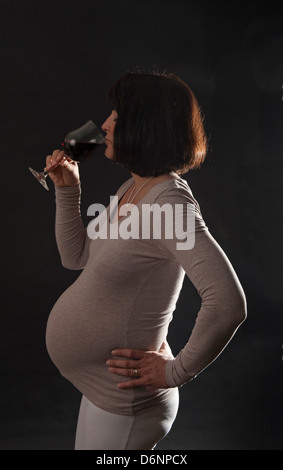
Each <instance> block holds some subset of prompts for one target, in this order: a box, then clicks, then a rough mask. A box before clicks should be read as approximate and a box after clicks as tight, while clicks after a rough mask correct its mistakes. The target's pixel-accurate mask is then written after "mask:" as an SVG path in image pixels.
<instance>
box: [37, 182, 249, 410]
mask: <svg viewBox="0 0 283 470" xmlns="http://www.w3.org/2000/svg"><path fill="white" fill-rule="evenodd" d="M132 183H133V178H130V179H128V180H127V181H126V182H125V183H124V184H123V185H122V186H121V187H120V188H119V189H118V191H117V193H116V196H117V200H120V199H121V198H122V196H123V194H125V192H126V191H127V190H128V189H129V187H130V186H131V184H132ZM80 197H81V189H80V186H76V187H64V188H56V240H57V245H58V249H59V253H60V256H61V260H62V264H63V266H64V267H66V268H68V269H73V270H80V269H82V273H81V274H80V275H79V277H78V278H77V279H76V281H75V282H74V283H73V284H72V285H71V286H70V287H69V288H68V289H67V290H66V291H65V292H64V293H63V295H62V296H61V297H60V298H59V299H58V301H57V302H56V304H55V305H54V307H53V309H52V311H51V313H50V316H49V319H48V324H47V331H46V344H47V349H48V352H49V355H50V357H51V359H52V360H53V362H54V363H55V365H56V366H57V367H58V369H59V370H60V372H61V374H62V375H63V376H64V377H65V378H67V379H68V380H69V381H70V382H71V383H73V385H74V386H75V387H76V388H77V389H78V390H80V391H81V392H82V393H83V394H84V395H85V396H86V397H87V398H88V399H89V400H90V401H91V402H93V403H94V404H95V405H96V406H99V407H100V408H102V409H104V410H106V411H109V412H112V413H117V414H122V415H133V414H138V413H141V412H143V410H145V409H147V408H149V407H153V406H156V405H158V404H160V403H162V402H164V401H167V400H170V398H171V396H172V394H173V391H174V390H173V388H174V387H179V386H181V385H183V384H185V383H186V382H189V381H190V380H191V379H192V378H194V377H196V376H197V375H198V374H199V373H200V372H201V371H202V370H203V369H205V368H206V367H207V366H208V365H209V364H210V363H211V362H212V361H214V359H215V358H216V357H217V356H218V355H219V354H220V353H221V352H222V350H223V349H224V347H225V346H226V345H227V344H228V342H229V341H230V339H231V338H232V336H233V335H234V333H235V331H236V330H237V329H238V327H239V325H240V324H241V323H242V322H243V321H244V319H245V317H246V310H247V307H246V299H245V295H244V292H243V289H242V286H241V284H240V282H239V279H238V277H237V275H236V273H235V271H234V269H233V267H232V265H231V263H230V261H229V260H228V258H227V256H226V255H225V253H224V252H223V250H222V249H221V247H220V246H219V245H218V243H217V242H216V241H215V239H214V238H213V237H212V235H211V234H210V232H209V230H208V228H207V226H206V224H205V222H204V220H203V218H202V215H201V211H200V207H199V204H198V203H197V201H196V200H195V198H194V196H193V194H192V191H191V189H190V187H189V185H188V183H187V182H186V181H185V180H184V179H182V178H180V177H175V178H173V179H169V180H166V181H163V182H161V183H158V184H156V185H154V186H153V187H152V188H151V189H150V190H149V191H148V192H147V194H146V195H145V196H144V198H143V199H142V200H141V201H140V202H138V204H137V205H136V206H135V207H136V208H137V209H138V214H139V216H138V217H139V219H138V220H139V222H140V223H139V224H138V225H137V227H138V228H137V227H136V229H137V231H136V234H135V235H133V232H132V238H128V239H127V238H126V235H125V234H126V232H127V231H128V232H129V231H131V229H132V226H129V225H128V226H126V223H127V220H128V221H129V220H130V219H127V217H124V218H122V219H120V220H119V221H118V222H116V224H118V225H117V226H116V229H117V230H116V233H118V236H116V238H113V236H110V225H111V227H112V229H114V228H115V226H114V222H113V220H112V218H111V217H112V216H113V213H111V210H112V206H111V204H110V205H109V206H108V207H107V208H106V209H105V211H104V212H102V213H101V214H100V215H99V217H98V218H96V219H95V224H96V227H97V228H96V229H97V230H100V236H97V237H96V238H95V236H94V235H91V234H92V233H94V232H93V231H91V230H90V227H91V225H90V226H89V227H88V228H86V227H84V225H83V222H82V219H81V213H80ZM146 204H159V205H160V206H163V204H171V206H172V207H173V208H178V210H176V213H177V212H178V214H179V216H180V214H181V215H182V217H183V219H182V220H183V224H184V225H183V227H186V217H187V216H188V214H189V211H188V208H190V209H193V213H194V223H193V224H191V225H190V227H192V228H193V230H192V231H191V236H192V237H193V238H192V240H193V242H192V243H191V245H190V248H189V249H177V246H178V245H177V243H178V242H180V236H179V235H178V237H177V235H176V234H175V231H174V230H173V237H172V238H169V237H168V235H166V236H165V222H164V225H163V228H162V224H161V231H160V235H158V236H157V237H156V236H153V232H152V228H151V227H152V226H149V229H148V230H145V227H144V226H143V227H142V224H143V223H144V220H142V206H144V205H146ZM147 207H148V206H147ZM180 208H181V209H182V210H181V211H180ZM190 214H191V212H190ZM105 215H106V217H105ZM190 217H191V215H190ZM175 220H176V221H177V220H178V219H177V218H176V219H175ZM190 220H192V219H190ZM99 221H101V222H99ZM187 222H188V225H187V227H188V226H189V220H188V221H187ZM103 224H106V228H107V229H108V232H107V234H106V236H105V233H106V232H105V231H104V232H103V230H101V227H102V226H103ZM118 229H119V230H118ZM142 230H143V232H142ZM102 232H103V233H104V236H102V235H101V233H102ZM144 233H147V236H145V235H144ZM186 233H189V230H187V232H186ZM148 234H149V235H148ZM158 237H159V238H158ZM179 246H180V245H179ZM185 274H186V275H187V276H188V277H189V279H190V280H191V282H192V283H193V285H194V286H195V287H196V289H197V291H198V294H199V295H200V297H201V308H200V310H199V312H198V315H197V318H196V321H195V326H194V328H193V331H192V333H191V334H190V335H189V334H188V336H189V337H188V342H187V344H185V345H184V348H183V349H182V350H181V351H180V352H179V354H178V355H177V356H176V357H175V358H174V357H173V356H172V359H169V360H168V361H167V363H166V368H165V372H166V380H167V384H168V387H169V388H166V389H158V390H149V389H147V388H145V387H136V388H132V389H128V390H125V389H124V390H121V389H118V388H117V383H118V382H119V381H121V380H123V379H124V380H128V379H127V378H126V377H124V378H123V377H121V376H117V375H114V374H111V373H110V372H109V370H108V367H107V366H106V360H107V359H109V358H111V357H112V356H111V351H112V350H113V349H118V348H133V349H142V350H159V348H160V346H161V344H162V343H163V342H164V341H166V337H167V333H168V326H169V323H170V321H171V320H172V316H173V312H174V310H175V308H176V302H177V300H178V297H179V294H180V291H181V288H182V284H183V280H184V276H185Z"/></svg>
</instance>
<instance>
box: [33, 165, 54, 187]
mask: <svg viewBox="0 0 283 470" xmlns="http://www.w3.org/2000/svg"><path fill="white" fill-rule="evenodd" d="M29 171H30V172H31V173H32V174H33V176H34V177H35V178H36V179H37V181H39V182H40V184H42V186H43V187H44V188H45V189H47V191H49V188H48V186H47V183H46V177H47V174H45V173H44V172H42V173H39V172H38V171H35V170H33V169H32V168H30V167H29Z"/></svg>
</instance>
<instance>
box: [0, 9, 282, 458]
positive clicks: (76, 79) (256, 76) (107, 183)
mask: <svg viewBox="0 0 283 470" xmlns="http://www.w3.org/2000/svg"><path fill="white" fill-rule="evenodd" d="M282 6H283V5H282V1H272V0H270V1H245V2H240V1H237V2H236V1H229V2H227V1H223V2H221V1H203V0H198V1H190V0H188V1H181V0H150V1H148V0H136V1H131V0H120V1H114V0H108V1H107V2H105V1H102V0H98V1H94V0H40V1H36V0H25V1H21V0H1V6H0V17H1V28H0V34H1V82H0V83H1V88H0V93H1V111H0V112H1V126H0V132H1V158H2V172H1V191H2V195H1V203H2V210H1V215H2V224H1V236H2V243H1V244H2V247H1V248H2V249H1V256H2V263H1V266H2V279H1V288H2V289H1V303H2V307H1V330H0V335H1V336H0V347H1V363H0V367H1V376H0V377H1V388H0V400H1V406H0V413H1V423H0V426H1V435H0V449H2V450H9V449H11V450H21V449H23V450H25V449H27V450H37V449H39V450H52V449H58V450H60V449H62V450H64V449H66V450H68V449H72V448H73V441H74V433H75V426H76V418H77V413H78V407H79V402H80V394H79V393H78V392H77V391H76V390H75V389H74V388H73V387H72V385H71V384H69V383H68V382H67V381H66V380H65V379H64V378H62V377H61V376H60V374H59V373H58V372H57V370H56V369H55V367H54V366H53V364H52V363H51V361H50V359H49V357H48V355H47V352H46V349H45V326H46V321H47V318H48V314H49V312H50V310H51V308H52V306H53V304H54V303H55V301H56V300H57V298H58V297H59V296H60V294H61V293H62V292H63V291H64V290H65V289H66V288H67V287H68V286H69V285H70V283H72V282H73V281H74V280H75V279H76V277H77V276H78V275H79V273H77V272H71V271H67V270H65V269H63V268H62V267H61V265H60V261H59V256H58V253H57V248H56V244H55V239H54V209H55V205H54V190H53V188H52V184H51V182H50V191H49V192H47V191H45V190H44V189H43V188H42V187H41V186H40V185H39V184H38V183H37V182H36V181H35V180H34V179H33V177H32V176H31V174H30V173H29V171H28V166H32V167H35V168H38V169H41V167H43V165H44V160H45V156H46V155H47V154H48V153H50V152H51V151H52V150H53V149H55V148H58V147H59V145H60V143H61V141H62V137H63V136H64V135H65V133H66V132H67V131H68V130H70V129H73V128H75V127H77V126H79V125H80V124H81V123H82V122H84V121H86V120H87V119H93V120H94V121H95V122H97V123H98V124H102V122H103V121H104V119H105V117H107V116H108V112H109V109H108V108H107V106H106V104H105V94H106V90H107V88H108V86H109V85H110V84H111V83H112V82H113V80H115V79H116V78H118V77H119V76H120V75H122V74H123V73H124V72H126V71H128V70H134V69H135V68H136V67H139V68H141V69H144V70H146V71H147V70H151V69H153V68H157V69H159V70H164V69H166V70H167V71H169V72H174V73H176V74H178V75H179V76H181V78H182V79H183V80H185V81H186V82H187V83H188V84H189V85H190V86H191V87H192V89H193V90H194V92H195V94H196V96H197V97H198V99H199V102H200V105H201V107H202V110H203V113H204V116H205V126H206V131H207V133H208V135H209V137H210V150H209V154H208V157H207V159H206V162H205V164H204V165H203V167H202V169H201V170H200V171H199V170H198V171H192V172H190V173H188V174H187V175H186V176H185V178H186V179H187V181H188V182H189V184H190V186H191V188H192V190H193V193H194V195H195V197H196V198H197V199H198V201H199V203H200V206H201V209H202V213H203V216H204V218H205V220H206V223H207V225H208V227H209V229H210V231H211V233H212V234H213V236H214V237H215V238H216V239H217V241H218V242H219V243H220V245H221V246H222V247H223V249H224V250H225V252H226V253H227V255H228V256H229V258H230V260H231V262H232V264H233V265H234V267H235V270H236V272H237V274H238V276H239V278H240V281H241V283H242V285H243V287H244V290H245V293H246V296H247V301H248V320H247V321H246V322H245V324H244V325H243V326H242V327H241V328H240V330H239V331H238V333H237V335H236V336H235V337H234V339H233V341H232V342H231V343H230V344H229V346H228V347H227V349H226V350H225V352H224V353H223V354H222V355H221V356H220V357H219V358H218V359H217V361H215V362H214V364H213V365H211V366H210V367H209V368H208V369H207V370H206V371H205V372H203V373H202V374H201V375H200V376H199V377H198V378H197V379H196V380H195V381H193V382H192V383H191V384H188V385H186V386H184V387H182V388H181V390H180V394H181V402H180V411H179V415H178V418H177V420H176V422H175V424H174V427H173V429H172V431H171V433H170V434H169V435H168V436H167V437H166V438H165V439H164V440H163V441H162V442H161V443H160V445H159V446H158V448H159V449H170V450H178V449H186V450H190V449H191V450H197V449H200V450H202V449H204V450H210V449H212V450H216V449H220V450H226V449H235V450H261V449H280V447H281V442H282V432H281V435H280V419H281V415H282V410H281V409H280V395H281V394H282V379H281V377H282V376H281V374H282V343H283V341H282V330H281V323H280V316H279V315H280V313H281V311H282V287H281V283H282V277H281V269H280V268H281V262H282V248H281V247H282V242H281V240H282V231H281V230H282V218H281V217H282V210H281V203H282V196H281V186H282V182H281V181H282V170H283V167H282V155H283V139H282V110H283V101H282V97H283V89H282V87H283V62H282V59H283V56H282V51H283V21H282V20H283V11H282V10H283V9H282ZM81 177H82V187H83V203H82V214H83V217H84V218H85V221H86V223H87V222H88V218H87V216H86V211H87V208H88V206H89V205H90V204H92V203H94V202H101V203H102V204H105V205H106V204H108V202H109V195H110V194H111V195H112V194H115V191H116V190H117V188H118V187H119V186H120V185H121V183H122V182H123V181H124V180H125V179H126V178H128V177H129V173H128V172H127V171H126V170H123V169H121V168H120V167H117V166H115V165H113V164H112V163H111V162H110V161H109V160H107V159H106V158H105V157H104V155H103V151H102V150H99V152H98V154H97V156H96V157H95V158H94V159H93V160H92V161H89V162H88V163H85V164H82V165H81ZM199 302H200V301H199V298H198V296H197V294H196V292H195V290H194V288H193V287H192V286H191V285H190V283H189V281H188V280H186V281H185V284H184V288H183V291H182V294H181V297H180V299H179V302H178V305H177V311H176V312H175V318H174V321H173V323H172V324H171V328H170V333H169V335H170V342H171V345H172V349H173V351H174V352H175V353H177V352H178V351H179V350H180V348H181V347H182V346H183V345H184V343H185V342H186V341H187V338H188V336H189V333H190V330H191V328H192V325H193V321H194V316H195V314H196V313H197V311H198V308H199Z"/></svg>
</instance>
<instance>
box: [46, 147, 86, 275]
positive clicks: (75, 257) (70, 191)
mask: <svg viewBox="0 0 283 470" xmlns="http://www.w3.org/2000/svg"><path fill="white" fill-rule="evenodd" d="M46 165H47V166H46V170H48V172H49V176H50V178H51V179H52V181H53V182H54V185H55V194H56V221H55V234H56V241H57V246H58V250H59V253H60V256H61V261H62V265H63V266H64V267H65V268H68V269H74V270H76V269H83V268H84V267H85V265H86V262H87V259H88V253H89V244H90V239H89V238H88V236H87V232H86V229H85V228H84V226H83V222H82V219H81V213H80V197H81V187H80V176H79V169H78V164H77V163H76V162H74V161H73V160H71V159H69V158H68V157H66V156H65V155H64V152H63V151H60V150H54V152H53V153H52V155H48V156H47V158H46Z"/></svg>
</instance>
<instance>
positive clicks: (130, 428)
mask: <svg viewBox="0 0 283 470" xmlns="http://www.w3.org/2000/svg"><path fill="white" fill-rule="evenodd" d="M178 406H179V393H178V389H176V394H175V396H174V399H173V400H171V401H170V402H168V403H166V404H162V405H160V406H159V407H156V408H152V409H150V410H148V411H146V412H145V413H142V414H139V415H135V416H122V415H116V414H113V413H109V412H107V411H104V410H102V409H100V408H98V407H97V406H95V405H93V403H91V402H90V401H89V400H88V399H87V398H86V397H84V396H83V397H82V401H81V407H80V412H79V418H78V425H77V432H76V443H75V450H150V449H152V448H153V447H154V446H155V445H156V444H157V442H159V441H160V440H161V439H163V438H164V437H165V436H166V434H168V432H169V431H170V429H171V426H172V424H173V422H174V420H175V418H176V415H177V411H178Z"/></svg>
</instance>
